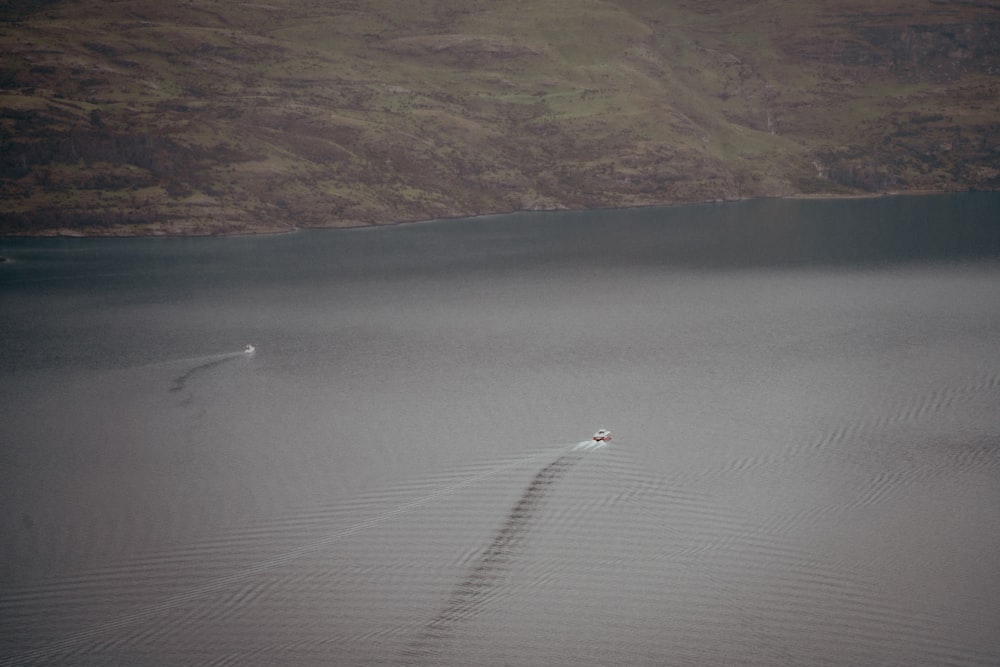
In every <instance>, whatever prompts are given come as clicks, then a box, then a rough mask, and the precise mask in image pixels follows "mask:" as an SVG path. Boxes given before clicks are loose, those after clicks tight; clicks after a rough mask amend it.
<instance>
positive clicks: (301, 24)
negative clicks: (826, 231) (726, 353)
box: [0, 0, 1000, 235]
mask: <svg viewBox="0 0 1000 667" xmlns="http://www.w3.org/2000/svg"><path fill="white" fill-rule="evenodd" d="M0 49H2V51H3V53H4V57H3V59H2V60H0V201H2V205H0V233H2V234H7V235H11V234H53V233H60V234H105V235H132V234H230V233H248V232H265V231H268V232H270V231H282V230H289V229H295V228H302V227H336V226H351V225H372V224H390V223H397V222H402V221H411V220H420V219H429V218H439V217H449V216H468V215H475V214H483V213H492V212H506V211H515V210H525V209H557V208H591V207H625V206H643V205H657V204H667V203H676V202H692V201H706V200H726V199H736V198H745V197H761V196H795V195H816V196H839V195H864V194H878V193H885V192H897V191H926V190H933V191H944V190H958V189H970V188H978V189H996V188H998V187H1000V101H998V100H1000V3H996V2H975V1H968V0H967V1H957V2H952V1H945V0H912V1H906V0H896V1H894V2H889V1H886V0H869V1H866V2H863V3H862V2H857V3H854V2H844V1H843V0H802V1H797V2H793V1H791V0H678V1H677V2H670V3H666V2H660V1H659V0H605V1H601V0H573V1H570V0H540V1H538V2H530V3H526V2H519V1H507V0H504V1H501V2H496V1H491V2H486V1H479V0H461V1H459V0H422V1H414V2H407V3H397V2H389V1H388V0H367V1H366V0H356V1H353V2H351V1H345V2H316V1H314V0H273V1H272V2H260V3H253V2H230V1H228V0H227V1H225V2H223V1H216V0H199V2H176V3H164V2H154V1H152V0H128V1H109V0H64V1H58V0H57V1H51V0H50V1H48V2H38V1H35V2H32V1H30V0H13V1H12V2H8V3H6V4H5V5H4V6H3V7H2V8H0Z"/></svg>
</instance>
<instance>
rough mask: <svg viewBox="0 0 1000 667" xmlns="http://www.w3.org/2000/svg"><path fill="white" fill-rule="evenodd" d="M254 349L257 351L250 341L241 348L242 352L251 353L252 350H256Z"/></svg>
mask: <svg viewBox="0 0 1000 667" xmlns="http://www.w3.org/2000/svg"><path fill="white" fill-rule="evenodd" d="M256 351H257V348H255V347H254V346H253V345H251V344H250V343H247V344H246V347H244V348H243V352H244V353H245V354H253V353H254V352H256Z"/></svg>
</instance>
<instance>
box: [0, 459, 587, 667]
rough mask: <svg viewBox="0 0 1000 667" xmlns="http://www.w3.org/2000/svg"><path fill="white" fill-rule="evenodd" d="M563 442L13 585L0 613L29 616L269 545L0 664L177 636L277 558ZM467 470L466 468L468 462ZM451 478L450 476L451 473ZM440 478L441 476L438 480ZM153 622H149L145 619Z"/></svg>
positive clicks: (287, 558)
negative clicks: (276, 548) (244, 561)
mask: <svg viewBox="0 0 1000 667" xmlns="http://www.w3.org/2000/svg"><path fill="white" fill-rule="evenodd" d="M567 446H568V445H551V446H545V447H542V448H541V450H540V451H537V450H536V451H532V452H530V453H528V454H527V455H525V456H519V457H517V458H514V459H505V460H501V461H499V462H498V461H496V460H493V461H487V462H485V463H481V464H479V465H477V466H473V467H472V470H473V471H475V474H472V475H471V476H467V477H464V478H462V479H459V480H457V481H450V482H449V483H447V484H446V485H444V486H440V485H435V480H431V481H430V482H428V481H427V480H424V481H423V482H422V483H420V484H418V485H407V486H404V487H401V488H403V489H405V490H406V492H404V491H401V490H400V489H395V490H392V491H390V492H388V493H383V494H379V495H378V496H376V497H375V498H374V500H375V501H376V504H377V505H384V504H385V502H386V501H387V500H389V501H393V499H395V500H397V501H398V500H399V499H400V498H401V497H403V496H411V499H409V500H406V501H403V502H398V503H397V504H394V505H393V506H391V507H389V508H387V509H381V510H379V511H377V513H376V514H374V515H373V516H370V517H368V518H366V519H362V520H356V517H357V515H358V513H360V512H365V511H367V508H369V507H370V505H371V502H370V501H361V502H357V503H346V504H344V505H341V506H338V507H336V508H330V509H328V510H325V511H324V510H319V509H316V508H313V509H312V510H310V511H306V512H302V513H300V514H297V515H295V516H293V517H291V518H286V519H282V520H281V521H274V522H270V523H267V524H266V525H258V526H251V527H249V528H248V529H246V530H244V531H241V532H236V533H233V534H229V535H224V536H220V538H219V539H218V540H215V541H206V542H203V543H200V544H197V545H193V546H191V547H189V548H186V549H179V550H171V551H168V552H162V553H156V554H151V555H149V556H147V557H145V558H140V559H136V560H133V561H130V562H127V563H122V564H118V565H114V566H110V567H108V568H104V569H101V570H98V571H95V572H91V573H87V574H85V575H80V576H77V577H64V578H60V579H58V580H54V581H51V582H47V583H42V584H39V585H35V586H30V587H26V588H23V589H19V590H14V591H11V592H10V594H8V595H5V597H4V599H3V600H0V615H2V617H4V618H10V619H15V618H21V619H22V621H27V620H28V619H27V617H26V614H30V613H31V612H30V610H31V609H37V608H43V607H44V608H48V609H52V608H59V607H60V606H63V605H64V604H65V603H66V601H67V595H71V596H72V597H73V600H74V602H75V603H76V604H78V605H83V606H87V605H88V600H89V601H91V602H90V604H93V605H99V604H104V603H107V601H108V596H109V595H114V594H121V595H123V596H125V599H124V600H121V601H120V602H119V603H118V604H117V605H116V606H117V607H118V608H121V607H128V606H129V604H128V590H129V589H130V587H132V586H134V584H135V582H136V581H137V580H142V581H143V582H144V583H145V586H144V588H146V589H159V590H169V588H170V587H171V585H175V581H174V578H175V577H176V576H177V568H178V567H180V568H181V569H183V568H184V566H185V565H194V564H199V565H204V564H205V563H206V562H207V563H212V562H215V561H216V560H218V561H219V565H220V567H222V568H226V565H225V560H224V559H222V556H224V555H226V554H231V553H232V552H233V551H234V550H238V551H239V552H240V553H241V554H244V555H246V554H251V555H252V554H253V553H255V552H259V553H262V554H263V553H266V552H268V551H271V552H272V555H270V556H269V557H266V558H263V559H262V560H258V561H257V562H254V563H251V564H250V565H247V566H245V567H241V568H239V569H236V570H235V571H227V572H225V573H224V574H217V575H216V576H212V577H210V578H209V579H208V580H206V581H203V582H202V583H200V584H197V585H193V586H189V587H188V588H186V589H184V590H182V591H180V592H177V593H174V594H170V595H166V596H163V597H160V598H159V599H155V600H152V601H149V602H147V603H145V604H139V605H133V609H131V610H130V611H128V612H127V613H124V614H120V615H117V616H114V617H111V618H108V619H107V620H104V621H101V622H98V623H96V624H92V625H90V626H89V627H85V628H84V629H82V630H76V631H70V632H67V633H66V634H65V636H63V638H61V639H56V640H53V641H49V642H47V643H46V644H45V645H43V646H36V647H35V648H33V649H30V650H26V651H23V652H21V653H20V654H19V655H17V656H16V657H10V658H7V657H4V656H0V665H30V664H49V663H50V661H51V660H52V659H53V658H56V657H59V656H63V657H65V656H73V655H77V657H80V656H79V655H78V653H77V652H78V651H80V650H85V651H86V653H87V654H91V653H97V654H100V653H102V652H104V651H109V650H115V649H121V648H123V647H124V646H125V645H132V644H135V643H136V642H137V641H138V640H140V639H143V638H145V639H146V640H150V639H154V638H163V637H167V636H176V634H177V632H178V631H179V630H182V629H183V628H184V627H189V628H194V627H198V626H201V625H204V624H205V623H207V622H209V621H212V622H217V621H219V620H221V619H224V618H225V617H227V616H229V615H231V614H233V613H235V612H236V611H237V610H238V609H239V608H241V607H244V606H246V605H247V604H248V603H250V602H252V601H253V600H254V599H256V598H259V597H260V596H262V595H266V594H267V592H268V590H267V589H268V587H269V586H274V587H277V586H279V582H274V581H272V582H271V583H270V584H268V575H269V573H271V572H272V571H274V570H276V569H278V568H279V567H281V566H286V565H289V564H291V563H293V562H294V561H298V560H300V559H304V558H307V557H309V556H315V555H317V554H319V553H320V552H322V551H323V550H324V549H326V548H327V547H330V546H332V545H336V544H339V543H342V542H343V541H345V540H347V539H348V538H350V537H351V536H353V535H355V534H357V533H360V532H362V531H364V530H367V529H370V528H374V527H376V526H379V525H381V524H384V523H386V522H389V521H391V520H393V519H395V518H397V517H401V516H404V515H406V514H408V513H410V512H412V511H414V510H417V509H418V508H421V507H426V506H428V505H430V504H432V503H434V502H436V501H439V500H441V499H444V498H447V497H449V496H452V495H454V494H456V493H458V492H460V491H462V490H463V489H467V488H469V487H472V486H474V485H476V484H479V483H481V482H483V481H484V480H487V479H489V478H492V477H496V476H498V475H500V474H501V473H504V472H506V471H510V470H513V469H515V468H517V467H519V466H522V465H525V464H527V463H529V462H530V461H533V460H536V459H539V458H542V457H547V456H551V455H552V451H553V449H554V448H556V449H558V450H565V449H566V447H567ZM466 472H469V471H468V470H467V471H466ZM452 479H453V476H452ZM436 481H437V482H438V483H439V482H440V480H436ZM414 489H418V490H419V491H420V492H422V493H423V495H420V496H419V497H416V498H412V492H413V490H414ZM344 519H347V520H348V521H352V520H353V521H352V522H351V523H348V525H346V526H344V527H342V528H340V529H338V530H335V531H334V532H331V533H328V534H326V535H325V536H323V537H321V538H318V539H315V538H313V539H311V540H309V541H305V542H301V541H298V540H302V539H303V538H305V537H306V536H308V535H315V534H316V531H317V530H319V529H321V528H322V527H323V526H329V525H330V523H331V522H333V523H336V522H337V521H343V520H344ZM276 542H277V543H280V544H283V545H285V548H284V549H283V550H282V551H280V552H279V553H277V554H273V545H274V544H275V543H276ZM357 574H358V573H357V572H354V571H352V570H349V569H346V570H343V571H340V572H339V573H338V576H341V577H344V578H347V579H351V578H354V577H356V576H357ZM288 584H289V582H288V580H287V579H285V580H282V581H281V582H280V585H281V586H287V585H288ZM213 596H214V598H215V599H214V600H213V602H212V604H211V605H209V606H207V607H206V608H202V609H201V611H198V612H197V613H194V614H192V613H190V612H188V611H185V613H184V615H182V616H181V618H180V619H175V620H174V621H173V622H171V623H166V624H160V623H152V624H147V626H146V627H145V628H144V629H141V630H137V628H138V627H140V626H142V625H143V624H144V622H149V621H152V620H154V619H157V618H159V617H161V616H165V615H167V614H168V613H172V612H176V611H178V610H189V609H192V608H195V609H198V608H201V607H200V605H199V604H196V603H198V602H199V601H204V600H206V599H208V598H210V597H213ZM150 626H151V627H150Z"/></svg>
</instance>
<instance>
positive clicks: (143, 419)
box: [0, 193, 1000, 666]
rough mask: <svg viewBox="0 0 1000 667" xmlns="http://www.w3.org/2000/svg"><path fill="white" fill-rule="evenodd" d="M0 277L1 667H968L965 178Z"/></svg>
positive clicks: (35, 245) (978, 526)
mask: <svg viewBox="0 0 1000 667" xmlns="http://www.w3.org/2000/svg"><path fill="white" fill-rule="evenodd" d="M0 255H3V256H5V257H8V258H10V259H9V261H7V262H3V263H2V264H0V327H2V328H0V345H2V347H0V506H2V507H3V508H4V511H3V512H2V513H0V531H2V535H3V538H4V539H3V540H2V542H0V664H4V665H7V664H10V665H22V664H24V665H29V664H31V665H33V664H39V665H41V664H45V665H50V664H56V665H86V664H94V665H106V664H127V665H216V666H217V665H241V666H242V665H275V664H282V665H330V664H336V665H378V664H385V665H400V664H425V665H431V664H433V665H469V664H483V665H539V664H545V665H567V666H568V665H609V664H629V665H664V664H667V665H739V664H762V665H806V664H807V665H845V664H865V665H868V664H879V665H940V664H953V665H994V664H998V663H1000V639H998V637H1000V632H998V628H997V623H996V619H998V618H1000V602H998V600H1000V568H997V566H996V565H997V560H996V556H995V554H996V553H998V552H1000V531H997V530H995V527H996V526H997V525H998V524H1000V417H998V415H1000V410H997V405H998V399H1000V298H998V295H1000V261H998V260H1000V197H998V196H997V195H996V194H990V193H970V194H965V195H953V196H941V197H936V196H935V197H900V198H885V199H878V200H844V201H834V202H821V201H753V202H741V203H736V204H720V205H705V206H690V207H677V208H670V209H645V210H636V211H594V212H586V213H569V212H563V213H555V214H524V215H518V216H497V217H491V218H483V219H479V220H475V221H448V222H439V223H428V224H420V225H411V226H404V227H399V228H392V229H371V230H350V231H342V232H310V233H302V234H293V235H288V236H277V237H269V238H233V239H172V240H165V239H132V240H93V239H82V240H81V239H74V240H70V239H40V240H18V239H4V240H2V241H0ZM246 343H254V344H255V345H256V346H257V351H256V353H255V354H253V355H247V354H243V353H242V352H241V351H242V349H243V346H244V345H245V344H246ZM604 426H607V427H609V428H611V429H612V430H613V431H614V432H615V441H614V442H613V443H612V444H611V445H610V446H607V447H600V448H586V449H583V448H578V443H579V442H580V441H581V440H584V439H586V438H587V437H589V435H590V434H591V433H592V432H593V431H594V429H595V428H597V427H604Z"/></svg>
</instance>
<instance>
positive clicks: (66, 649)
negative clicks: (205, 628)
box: [0, 360, 583, 667]
mask: <svg viewBox="0 0 1000 667" xmlns="http://www.w3.org/2000/svg"><path fill="white" fill-rule="evenodd" d="M222 361H225V360H222ZM568 446H571V445H565V444H563V445H555V447H557V448H558V449H559V450H565V449H566V448H567V447H568ZM579 450H580V445H579V444H575V449H573V450H572V451H571V452H570V454H573V453H574V452H576V453H579V454H581V455H582V453H583V452H582V451H579ZM570 454H564V455H562V456H560V457H559V458H558V459H556V461H554V462H553V463H551V464H549V465H548V466H546V468H545V469H551V471H552V472H556V473H557V474H561V472H559V471H560V470H561V468H562V467H565V466H568V465H569V463H570V462H569V461H566V462H564V463H562V464H560V466H559V467H556V468H553V467H552V466H553V465H554V464H555V463H559V462H561V461H564V459H566V458H567V457H568V456H570ZM551 455H552V447H547V448H546V449H545V450H544V451H541V452H536V453H534V454H531V455H528V456H524V457H521V458H518V459H515V460H513V461H508V462H505V463H502V464H500V465H498V466H496V467H493V468H490V469H489V470H486V471H483V472H481V473H479V474H477V475H473V476H471V477H467V478H465V479H463V480H460V481H458V482H455V483H453V484H449V485H448V486H444V487H442V488H440V489H437V490H435V491H432V492H431V493H428V494H427V495H424V496H421V497H419V498H416V499H414V500H411V501H408V502H405V503H402V504H400V505H397V506H395V507H393V508H391V509H388V510H385V511H384V512H381V513H379V514H377V515H375V516H372V517H369V518H367V519H364V520H361V521H358V522H356V523H354V524H351V525H349V526H346V527H344V528H342V529H340V530H337V531H334V532H332V533H330V534H328V535H325V536H323V537H321V538H319V539H317V540H314V541H312V542H307V543H305V544H302V545H300V546H298V547H296V548H294V549H290V550H288V551H285V552H283V553H281V554H278V555H277V556H274V557H273V558H269V559H267V560H263V561H260V562H258V563H254V564H252V565H249V566H247V567H245V568H242V569H240V570H237V571H235V572H232V573H230V574H228V575H225V576H222V577H217V578H215V579H212V580H210V581H207V582H205V583H203V584H200V585H198V586H194V587H191V588H189V589H187V590H185V591H182V592H180V593H177V594H175V595H171V596H168V597H165V598H162V599H161V600H158V601H156V602H153V603H151V604H148V605H145V606H142V607H138V608H136V609H131V610H129V611H127V612H126V613H123V614H121V615H120V616H118V617H116V618H113V619H110V620H108V621H106V622H103V623H97V624H95V625H93V626H91V627H89V628H86V629H84V630H81V631H80V632H77V633H75V634H72V635H70V636H68V637H65V638H63V639H61V640H58V641H55V642H51V643H49V644H47V645H45V646H43V647H40V648H37V649H34V650H30V651H25V652H23V653H21V654H20V655H19V656H17V657H0V666H3V667H7V666H13V665H29V664H38V663H45V662H47V661H48V660H49V659H51V658H53V657H55V656H59V655H65V654H67V653H71V652H72V651H74V650H75V649H78V648H79V647H81V646H82V645H84V644H87V643H88V642H94V641H96V640H100V639H101V638H103V637H106V636H107V635H109V634H111V633H113V632H115V631H118V630H123V629H125V628H128V627H131V626H134V625H136V624H138V623H141V622H143V621H149V620H151V619H154V618H156V617H157V616H160V615H161V614H164V613H166V612H168V611H171V610H174V609H177V608H178V607H182V606H184V605H187V604H190V603H191V602H194V601H196V600H198V599H200V598H203V597H205V596H207V595H211V594H214V593H219V592H221V591H224V590H225V589H227V588H228V587H230V586H232V585H233V584H236V583H239V582H242V581H245V580H247V579H250V578H252V577H255V576H257V575H260V574H263V573H265V572H267V571H269V570H272V569H274V568H276V567H279V566H281V565H284V564H286V563H289V562H292V561H295V560H297V559H299V558H302V557H304V556H306V555H309V554H312V553H315V552H317V551H320V550H321V549H324V548H326V547H329V546H331V545H333V544H337V543H338V542H341V541H343V540H345V539H347V538H349V537H351V536H352V535H354V534H355V533H358V532H360V531H363V530H366V529H368V528H372V527H374V526H377V525H379V524H382V523H385V522H386V521H389V520H391V519H393V518H395V517H398V516H400V515H403V514H407V513H408V512H412V511H414V510H416V509H418V508H420V507H424V506H425V505H429V504H430V503H432V502H435V501H437V500H439V499H441V498H445V497H447V496H450V495H453V494H455V493H457V492H459V491H461V490H462V489H465V488H467V487H469V486H472V485H474V484H477V483H479V482H481V481H483V480H485V479H488V478H490V477H494V476H496V475H499V474H500V473H502V472H505V471H507V470H511V469H514V468H517V467H519V466H522V465H524V464H526V463H529V462H531V461H533V460H536V459H539V458H543V457H548V456H551ZM539 474H541V473H539ZM536 479H537V476H536ZM549 483H551V481H550V482H549ZM538 500H540V498H539V499H537V500H535V501H531V500H529V501H527V503H526V507H525V509H529V510H530V509H531V507H532V506H533V504H537V502H538ZM508 520H510V517H508ZM514 532H515V533H516V532H518V531H517V530H515V531H514ZM511 539H512V538H511V537H508V538H505V540H506V541H507V542H510V540H511ZM498 547H499V545H498ZM500 550H501V551H502V549H500ZM480 560H482V559H480Z"/></svg>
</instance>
